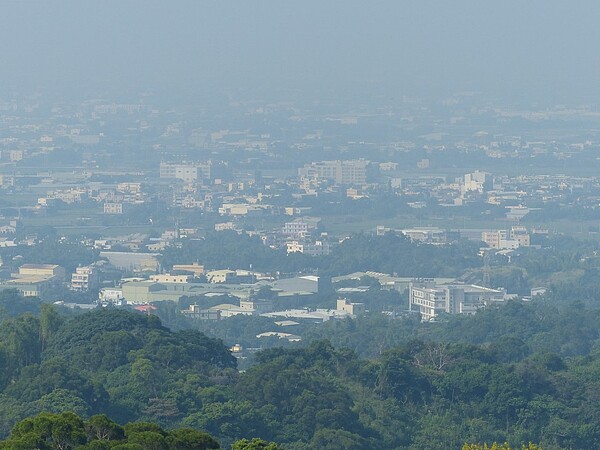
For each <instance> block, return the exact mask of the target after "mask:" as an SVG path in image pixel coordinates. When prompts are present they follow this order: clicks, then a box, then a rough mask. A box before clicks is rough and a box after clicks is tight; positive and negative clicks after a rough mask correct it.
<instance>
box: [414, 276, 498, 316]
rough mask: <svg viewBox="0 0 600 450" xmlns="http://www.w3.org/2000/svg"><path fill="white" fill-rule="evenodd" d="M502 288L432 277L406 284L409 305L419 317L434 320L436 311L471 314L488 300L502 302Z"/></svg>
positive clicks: (488, 302) (437, 312)
mask: <svg viewBox="0 0 600 450" xmlns="http://www.w3.org/2000/svg"><path fill="white" fill-rule="evenodd" d="M505 296H506V291H505V290H504V289H490V288H486V287H483V286H477V285H472V284H471V285H466V284H447V285H446V284H442V285H437V284H435V283H434V282H433V281H430V280H423V281H413V282H411V283H410V285H409V309H410V310H411V311H418V312H419V313H420V314H421V320H423V321H428V320H434V319H435V318H436V317H437V316H439V315H440V314H443V313H446V314H474V313H475V312H477V311H478V310H480V309H483V308H485V307H486V306H489V305H491V304H495V303H502V302H503V301H504V299H505Z"/></svg>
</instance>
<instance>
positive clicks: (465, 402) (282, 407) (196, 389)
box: [0, 292, 600, 450]
mask: <svg viewBox="0 0 600 450" xmlns="http://www.w3.org/2000/svg"><path fill="white" fill-rule="evenodd" d="M2 300H3V303H2V304H3V305H7V306H8V305H12V306H11V307H9V308H4V309H5V313H4V319H3V321H2V323H1V324H0V368H1V370H0V374H1V376H0V389H1V394H0V433H1V436H4V437H5V438H7V439H13V440H14V439H21V438H22V436H21V435H19V434H18V433H19V432H20V431H19V430H21V429H22V428H23V426H20V427H17V428H16V429H17V434H15V428H14V427H15V424H18V423H20V422H21V421H24V420H36V419H35V417H39V414H44V413H49V414H55V415H60V414H64V413H66V412H69V413H73V414H74V415H75V416H76V417H79V419H78V420H80V421H81V422H77V420H76V419H75V418H74V417H73V416H68V417H69V418H70V419H69V420H74V421H76V422H77V423H83V424H84V425H83V426H84V429H85V423H86V421H89V420H92V418H94V417H96V416H98V415H106V416H107V417H108V418H110V420H111V421H115V422H116V423H117V424H121V425H119V426H120V427H121V426H122V427H123V429H124V430H127V427H126V426H125V425H124V424H127V423H131V422H140V421H141V422H152V423H154V424H155V426H157V427H159V428H160V429H161V430H163V432H160V433H159V434H161V435H162V436H163V438H164V441H165V447H160V448H165V449H168V448H170V447H168V445H169V443H168V442H169V439H168V437H169V435H170V434H169V433H176V431H175V430H178V429H191V430H196V432H201V433H208V434H209V435H210V436H211V437H212V438H213V439H215V440H216V441H217V442H218V443H219V444H220V445H221V447H222V448H228V447H229V446H230V445H232V444H234V443H235V442H236V441H240V440H242V439H248V440H250V441H249V442H251V439H253V438H260V439H263V440H265V441H267V442H269V441H272V442H277V443H278V445H280V446H281V447H282V448H285V449H291V450H296V449H298V450H299V449H373V448H380V449H444V448H448V449H454V448H461V446H463V444H465V443H472V444H477V443H480V444H481V445H483V443H485V442H488V443H492V442H508V443H509V444H510V445H511V446H513V447H517V448H520V446H521V444H523V443H528V442H536V443H539V444H540V445H542V446H543V448H545V449H556V448H573V449H589V448H598V447H600V427H598V425H597V424H598V423H600V421H599V420H598V417H600V408H599V406H598V405H599V404H600V403H599V402H598V398H597V397H598V392H600V389H599V388H600V386H599V385H598V380H599V379H600V353H599V352H598V350H597V349H598V346H599V344H600V317H599V316H600V311H598V310H595V309H593V308H588V307H586V306H585V304H583V303H579V304H572V305H571V306H570V307H568V308H567V307H558V306H553V305H552V303H549V304H543V303H541V302H540V303H529V304H528V303H523V302H516V301H515V302H510V303H509V304H507V305H506V306H504V307H501V308H498V309H495V310H487V311H484V312H482V313H481V314H478V315H477V316H474V317H456V318H451V320H449V321H448V322H446V323H439V324H420V323H419V322H418V321H414V320H412V319H411V318H400V319H387V318H385V319H383V320H386V321H388V322H386V323H385V327H383V326H381V325H383V323H382V322H378V320H382V319H378V317H379V316H375V315H372V316H366V317H365V318H363V319H359V320H347V321H342V322H332V323H331V324H325V325H324V326H323V327H321V328H320V329H319V330H320V331H319V332H320V334H315V335H314V340H313V341H312V342H310V343H308V344H305V346H304V347H301V348H300V347H299V348H287V349H284V348H276V349H270V350H265V351H262V352H260V353H258V354H257V355H256V361H255V364H254V365H253V366H252V367H251V368H249V369H248V370H246V371H245V372H243V373H240V372H239V371H238V370H236V361H235V359H234V358H233V357H232V356H231V354H230V353H229V351H228V349H227V347H226V346H225V345H224V344H223V342H221V341H219V340H215V339H212V338H209V337H207V336H205V335H204V334H203V333H201V332H199V331H194V330H181V331H177V332H173V331H170V330H169V329H167V328H165V327H164V326H163V325H162V324H161V322H160V320H159V319H158V318H157V317H155V316H147V315H142V314H138V313H133V312H128V311H125V310H119V309H102V310H97V311H94V312H88V313H83V314H79V315H72V316H65V315H62V314H60V313H59V312H58V311H57V310H56V309H55V308H54V307H53V306H51V305H47V304H42V305H41V306H39V310H38V312H37V313H36V314H31V313H28V312H26V313H23V312H22V310H21V309H20V308H17V307H16V306H15V305H18V304H19V303H20V302H21V301H23V299H22V298H20V297H18V296H17V295H16V294H14V293H10V292H9V293H4V294H2ZM370 321H372V322H370ZM316 330H317V329H315V333H316ZM322 338H327V339H322ZM380 339H387V341H386V342H382V341H381V340H380ZM53 417H54V416H53ZM27 418H30V419H27ZM94 420H96V419H94ZM107 420H108V419H107ZM11 430H13V431H12V434H11ZM164 430H167V431H164ZM190 433H191V432H190ZM20 436H21V437H20ZM81 439H83V437H82V438H81ZM161 442H162V441H161ZM125 444H126V443H125V442H121V443H120V444H119V445H125ZM77 445H90V442H89V439H88V441H85V442H84V441H78V444H77ZM94 445H95V444H94ZM127 445H130V444H127ZM5 448H13V447H10V446H9V447H5ZM14 448H27V447H14ZM40 448H42V447H40ZM64 448H75V447H74V446H72V447H64ZM82 448H103V447H82ZM123 448H138V447H123ZM157 448H158V447H157Z"/></svg>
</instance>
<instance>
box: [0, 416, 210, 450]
mask: <svg viewBox="0 0 600 450" xmlns="http://www.w3.org/2000/svg"><path fill="white" fill-rule="evenodd" d="M31 448H37V449H39V450H71V449H76V450H104V449H111V448H117V449H144V450H210V449H218V448H220V447H219V444H218V442H217V441H215V440H214V439H213V438H212V437H211V436H210V435H208V434H206V433H202V432H200V431H196V430H190V429H187V428H177V429H173V430H169V431H165V430H163V429H162V428H161V427H159V426H156V425H154V424H141V423H139V424H136V423H129V424H126V425H125V426H124V427H121V426H119V425H118V424H117V423H115V422H113V421H112V420H110V419H109V418H108V417H106V416H104V415H100V416H93V417H90V418H89V419H88V420H87V421H84V420H82V419H81V418H80V417H78V416H77V415H76V414H73V413H71V412H64V413H61V414H49V413H42V414H39V415H37V416H35V417H31V418H27V419H24V420H22V421H21V422H19V423H17V424H15V426H14V427H13V429H12V432H11V434H10V437H9V438H8V439H7V440H5V441H0V449H7V450H8V449H11V450H14V449H31Z"/></svg>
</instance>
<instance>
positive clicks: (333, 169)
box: [298, 159, 369, 185]
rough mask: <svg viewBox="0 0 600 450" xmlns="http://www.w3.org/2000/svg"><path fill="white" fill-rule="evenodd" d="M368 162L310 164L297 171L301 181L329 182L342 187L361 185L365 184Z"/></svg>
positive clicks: (321, 162)
mask: <svg viewBox="0 0 600 450" xmlns="http://www.w3.org/2000/svg"><path fill="white" fill-rule="evenodd" d="M368 165H369V161H366V160H364V159H358V160H350V161H339V160H338V161H320V162H312V163H310V164H306V165H304V167H301V168H300V169H298V176H299V177H300V178H301V179H309V180H311V179H314V180H330V181H333V182H335V183H336V184H342V185H363V184H366V182H367V167H368Z"/></svg>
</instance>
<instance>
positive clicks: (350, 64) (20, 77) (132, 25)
mask: <svg viewBox="0 0 600 450" xmlns="http://www.w3.org/2000/svg"><path fill="white" fill-rule="evenodd" d="M599 17H600V2H598V1H597V0H593V1H592V0H589V1H586V0H577V1H573V0H571V1H553V0H538V1H527V0H518V1H517V0H514V1H513V0H496V1H486V0H473V1H465V0H453V1H448V0H438V1H427V0H412V1H405V0H374V1H367V0H364V1H360V2H358V1H352V0H344V1H328V0H303V1H295V2H292V1H287V0H264V1H261V0H255V1H252V0H243V1H242V0H235V1H234V0H230V1H227V0H217V1H211V0H193V1H177V0H169V1H167V0H164V1H160V2H158V1H150V0H143V1H142V0H139V1H138V0H136V1H127V0H118V1H116V0H115V1H112V0H111V1H109V0H94V1H86V0H76V1H70V0H60V1H58V0H57V1H51V0H45V1H35V2H34V1H25V0H18V1H11V0H8V1H7V0H3V1H1V2H0V83H1V86H2V88H3V90H4V91H6V90H7V89H14V88H17V89H19V90H20V91H21V92H23V91H27V90H31V89H34V88H39V89H42V90H47V91H58V92H60V91H63V90H65V89H73V90H75V91H80V90H85V91H93V90H95V89H98V90H106V89H109V88H114V89H115V90H123V89H131V90H138V89H139V90H143V89H153V90H157V89H159V90H164V91H167V92H168V91H173V92H186V91H188V90H196V89H200V90H202V89H206V88H210V89H214V88H220V87H224V88H225V87H234V88H235V87H239V88H242V89H259V90H264V89H270V88H278V87H286V88H288V87H291V88H299V89H302V90H305V91H306V92H307V93H308V94H309V93H310V92H315V91H319V90H327V89H347V90H350V89H353V90H361V89H367V88H372V87H377V88H379V89H380V90H383V91H384V92H390V93H393V94H394V95H397V94H408V95H425V94H428V93H431V94H432V95H445V94H448V93H452V92H456V91H462V90H477V91H483V92H486V93H491V94H494V95H502V96H504V97H506V98H509V97H511V96H513V97H515V98H518V97H521V96H531V97H532V98H538V97H539V98H544V97H546V98H551V99H556V101H567V102H568V101H570V100H573V101H584V100H585V99H586V97H589V99H590V100H591V101H597V100H598V99H600V57H599V55H600V51H599V50H600V48H599V47H600V26H598V18H599Z"/></svg>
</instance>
